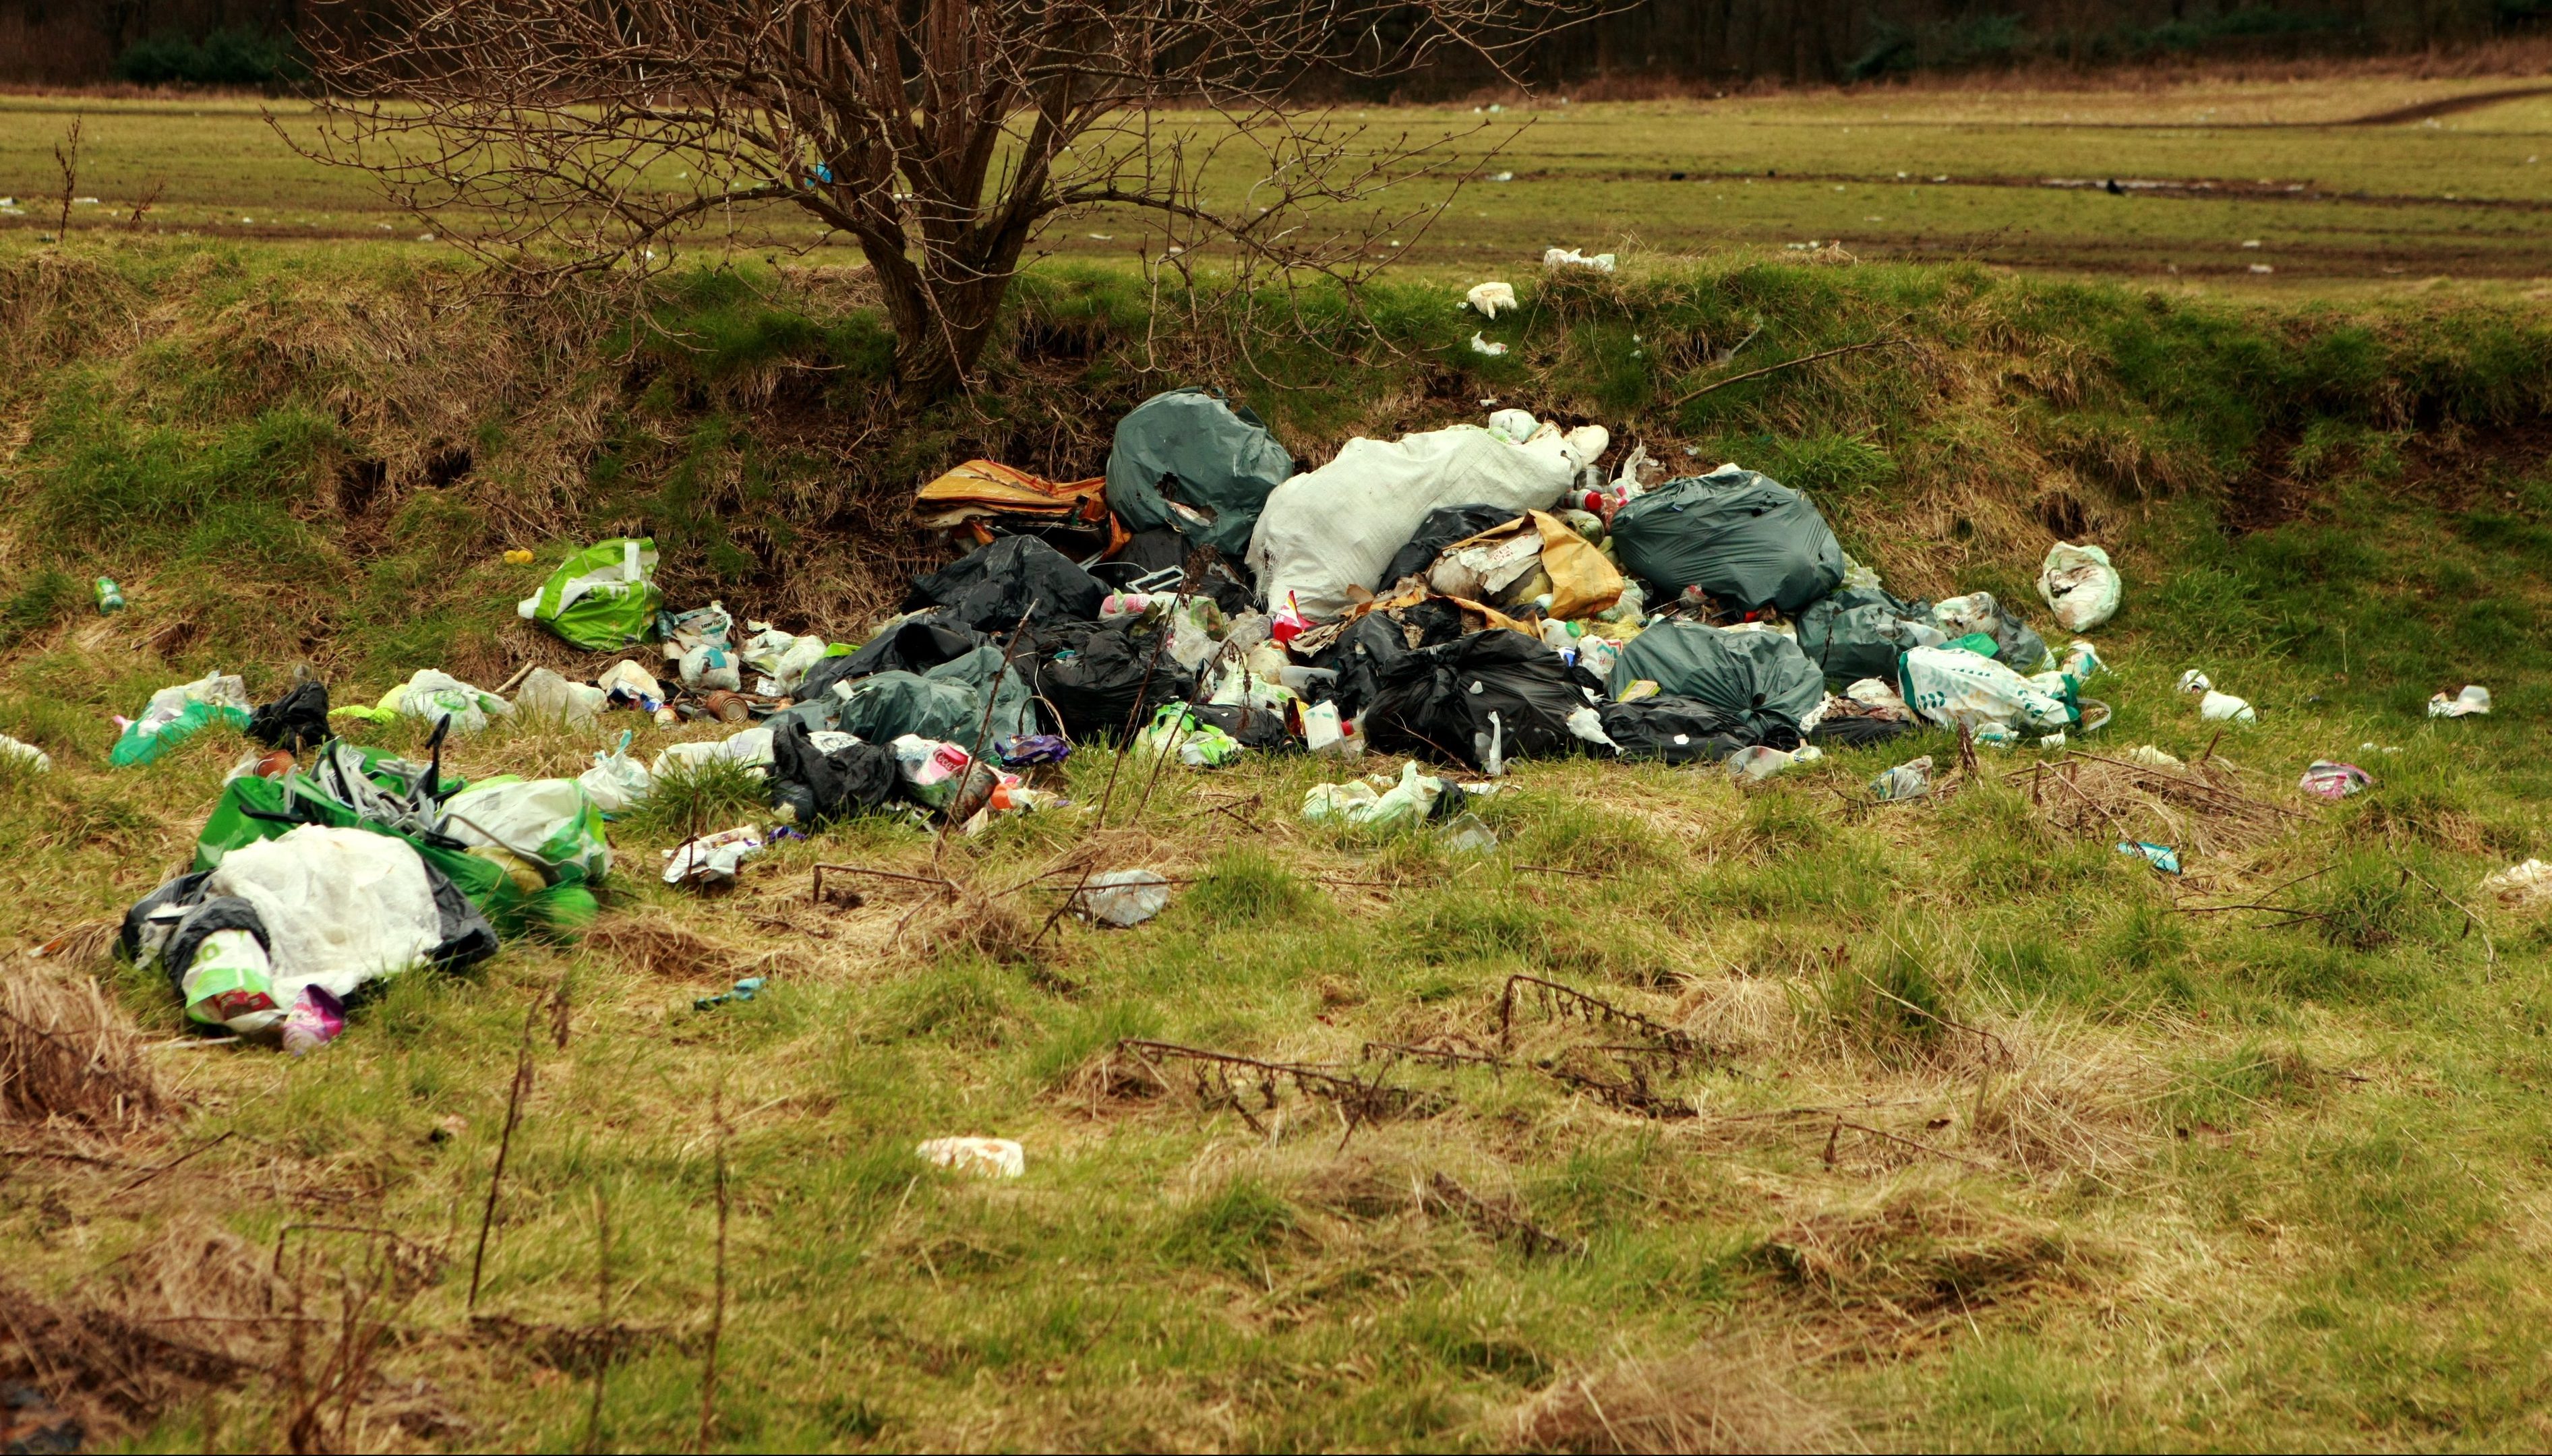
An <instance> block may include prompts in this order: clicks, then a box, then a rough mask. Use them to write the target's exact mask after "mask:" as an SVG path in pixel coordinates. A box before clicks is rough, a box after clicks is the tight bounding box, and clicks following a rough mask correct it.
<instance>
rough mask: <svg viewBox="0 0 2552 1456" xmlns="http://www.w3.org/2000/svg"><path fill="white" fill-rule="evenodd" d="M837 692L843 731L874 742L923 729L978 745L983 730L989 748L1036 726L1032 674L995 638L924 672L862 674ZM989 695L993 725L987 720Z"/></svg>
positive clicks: (924, 734) (930, 734)
mask: <svg viewBox="0 0 2552 1456" xmlns="http://www.w3.org/2000/svg"><path fill="white" fill-rule="evenodd" d="M996 679H998V680H999V686H998V688H997V687H996V686H995V682H996ZM835 695H836V696H838V697H840V698H841V699H842V703H841V707H840V709H839V711H838V713H837V715H836V717H837V721H838V723H839V725H840V727H841V729H842V731H843V732H845V733H852V734H857V735H858V736H859V737H861V738H863V739H866V740H867V741H869V742H871V743H885V742H887V741H888V740H890V739H895V738H901V737H903V736H904V734H907V733H917V734H920V735H921V736H922V737H924V738H944V739H949V740H952V741H954V742H956V743H960V744H965V745H969V746H972V745H973V744H974V742H975V738H976V735H977V734H978V733H979V732H981V733H982V734H983V735H984V743H985V746H987V747H989V746H990V745H991V744H992V743H993V742H994V741H995V740H996V739H1002V738H1010V737H1015V736H1017V735H1019V734H1022V733H1034V732H1035V731H1036V710H1035V707H1034V705H1033V704H1032V702H1031V701H1030V699H1029V696H1028V685H1027V679H1026V678H1025V677H1024V676H1021V675H1020V673H1019V670H1018V664H1017V663H1016V661H1015V660H1014V661H1013V662H1012V664H1011V666H1010V667H1009V668H1008V669H1005V668H1004V667H1003V666H1002V650H1001V649H1000V648H997V647H995V646H993V645H992V644H991V643H989V642H988V643H985V644H984V645H982V646H980V647H977V648H976V649H975V650H974V651H972V652H970V653H967V654H966V655H965V656H963V657H959V658H954V659H951V660H950V661H948V662H944V663H941V664H940V665H939V666H937V667H935V668H929V669H926V670H924V671H922V672H920V673H918V674H915V673H878V674H873V675H871V676H866V677H861V678H858V679H856V680H854V681H852V682H850V683H848V684H847V685H845V686H844V687H843V688H840V689H837V691H836V694H835ZM988 697H989V698H990V699H991V706H992V718H991V722H990V725H989V726H987V724H986V721H985V705H986V700H987V698H988Z"/></svg>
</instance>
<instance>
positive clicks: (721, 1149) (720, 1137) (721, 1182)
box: [693, 1082, 727, 1452]
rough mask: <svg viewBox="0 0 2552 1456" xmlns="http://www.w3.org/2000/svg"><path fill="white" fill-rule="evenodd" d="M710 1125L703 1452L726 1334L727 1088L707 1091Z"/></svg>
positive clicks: (713, 1418) (698, 1446)
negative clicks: (713, 1278) (712, 1231)
mask: <svg viewBox="0 0 2552 1456" xmlns="http://www.w3.org/2000/svg"><path fill="white" fill-rule="evenodd" d="M709 1124H710V1126H711V1128H712V1129H713V1130H714V1131H715V1134H716V1137H717V1297H716V1300H714V1301H713V1302H712V1303H711V1304H710V1305H709V1347H708V1353H707V1355H706V1356H705V1357H704V1363H703V1364H702V1366H701V1370H700V1431H699V1437H698V1439H697V1440H696V1441H695V1442H694V1443H693V1449H695V1450H698V1451H703V1452H705V1451H706V1450H708V1448H709V1440H710V1438H711V1436H712V1435H713V1434H714V1432H715V1429H716V1426H717V1382H718V1337H719V1336H720V1335H722V1334H724V1333H725V1332H726V1207H727V1198H726V1084H725V1083H724V1082H720V1083H718V1084H717V1085H716V1086H715V1087H712V1088H711V1089H709Z"/></svg>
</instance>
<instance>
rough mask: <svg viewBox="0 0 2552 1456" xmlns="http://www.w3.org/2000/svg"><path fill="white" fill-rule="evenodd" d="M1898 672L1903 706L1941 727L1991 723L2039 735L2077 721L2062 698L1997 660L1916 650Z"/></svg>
mask: <svg viewBox="0 0 2552 1456" xmlns="http://www.w3.org/2000/svg"><path fill="white" fill-rule="evenodd" d="M1899 671H1900V675H1901V676H1900V678H1899V683H1898V686H1899V690H1900V692H1901V693H1902V695H1903V696H1904V699H1905V705H1906V706H1907V707H1909V708H1911V709H1913V710H1914V712H1915V713H1916V714H1917V715H1919V716H1920V717H1922V718H1923V720H1924V721H1925V722H1929V723H1937V724H1939V725H1941V726H1942V727H1944V728H1956V727H1961V726H1965V727H1967V728H1968V729H1970V730H1975V729H1981V728H1984V727H1986V726H1988V725H1996V726H2000V727H2002V728H2004V729H2024V728H2025V729H2029V730H2032V731H2035V732H2041V733H2044V732H2047V731H2049V730H2051V729H2057V728H2066V727H2070V726H2072V725H2073V723H2075V722H2077V721H2079V718H2080V713H2079V711H2078V710H2077V709H2076V708H2075V707H2074V706H2073V704H2072V703H2069V702H2067V701H2066V700H2065V698H2064V697H2063V696H2061V695H2060V694H2058V693H2054V692H2050V691H2049V690H2048V689H2047V688H2046V687H2045V686H2043V685H2041V684H2039V683H2036V682H2033V681H2031V680H2030V679H2029V678H2027V677H2024V676H2020V675H2019V674H2018V673H2015V672H2013V671H2012V670H2011V669H2010V668H2008V667H2005V666H2004V665H2003V664H2002V663H2001V662H1999V661H1998V660H1996V659H1993V658H1984V657H1978V656H1976V655H1975V654H1974V653H1971V652H1962V651H1960V650H1959V649H1957V648H1954V647H1918V648H1916V649H1914V650H1913V651H1912V652H1909V653H1907V654H1905V656H1904V658H1903V660H1902V663H1901V665H1900V669H1899Z"/></svg>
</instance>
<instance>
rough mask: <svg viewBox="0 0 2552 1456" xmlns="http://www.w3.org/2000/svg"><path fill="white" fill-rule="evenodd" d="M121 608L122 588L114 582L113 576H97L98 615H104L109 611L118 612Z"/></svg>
mask: <svg viewBox="0 0 2552 1456" xmlns="http://www.w3.org/2000/svg"><path fill="white" fill-rule="evenodd" d="M122 610H124V588H123V587H121V586H118V585H116V584H115V578H114V577H113V576H100V577H98V578H97V611H98V615H99V616H105V615H106V614H107V613H109V612H120V611H122Z"/></svg>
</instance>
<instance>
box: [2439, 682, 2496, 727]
mask: <svg viewBox="0 0 2552 1456" xmlns="http://www.w3.org/2000/svg"><path fill="white" fill-rule="evenodd" d="M2489 711H2490V689H2489V688H2487V687H2484V686H2482V685H2481V684H2480V683H2478V682H2471V683H2466V684H2465V686H2464V690H2463V691H2462V692H2459V693H2457V694H2456V695H2454V696H2453V697H2448V696H2446V695H2445V694H2444V693H2442V692H2440V693H2438V694H2437V695H2436V696H2434V697H2432V698H2430V699H2428V716H2429V717H2431V718H2469V717H2471V716H2472V715H2473V714H2475V713H2487V712H2489Z"/></svg>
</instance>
